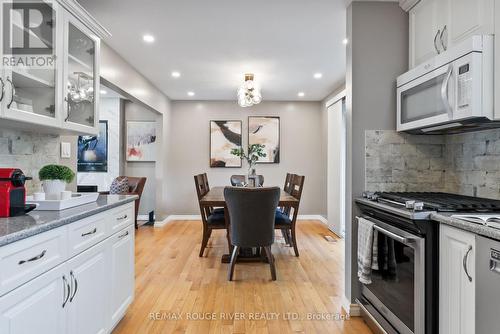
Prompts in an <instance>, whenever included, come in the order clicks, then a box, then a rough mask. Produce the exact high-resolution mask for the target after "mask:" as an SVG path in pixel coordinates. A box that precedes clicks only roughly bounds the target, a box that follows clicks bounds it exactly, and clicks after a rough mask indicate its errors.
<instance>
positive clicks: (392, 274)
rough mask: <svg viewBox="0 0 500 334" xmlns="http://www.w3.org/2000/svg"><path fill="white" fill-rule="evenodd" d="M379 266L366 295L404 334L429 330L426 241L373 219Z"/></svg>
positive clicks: (366, 286) (364, 293)
mask: <svg viewBox="0 0 500 334" xmlns="http://www.w3.org/2000/svg"><path fill="white" fill-rule="evenodd" d="M364 218H365V219H368V220H370V221H372V222H373V223H375V225H374V229H375V231H377V237H376V238H375V237H374V242H377V256H375V258H377V264H376V265H377V266H376V268H378V269H373V266H372V283H371V284H368V285H363V288H362V294H363V297H365V298H366V299H367V300H368V301H369V302H370V303H371V304H372V305H373V307H374V308H375V309H376V310H377V311H378V312H379V313H380V314H381V315H382V316H383V317H384V318H385V319H386V320H387V321H388V322H389V323H391V325H392V326H393V327H394V328H395V329H396V330H397V331H398V332H399V333H402V334H406V333H408V334H409V333H414V334H424V331H425V329H424V328H425V239H423V238H422V237H420V236H418V235H414V234H412V233H409V232H406V231H403V230H401V229H399V228H396V227H394V226H392V225H389V224H387V223H384V222H382V221H380V220H377V219H374V218H373V217H364Z"/></svg>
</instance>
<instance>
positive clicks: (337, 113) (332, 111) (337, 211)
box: [327, 93, 347, 238]
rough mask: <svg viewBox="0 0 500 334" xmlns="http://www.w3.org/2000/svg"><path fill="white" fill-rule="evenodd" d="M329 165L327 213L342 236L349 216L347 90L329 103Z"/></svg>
mask: <svg viewBox="0 0 500 334" xmlns="http://www.w3.org/2000/svg"><path fill="white" fill-rule="evenodd" d="M327 115H328V118H327V120H328V144H327V147H328V167H327V172H328V176H327V200H328V204H327V215H328V227H329V228H330V230H331V231H332V232H334V233H335V234H337V235H338V236H340V237H342V238H343V237H344V235H345V217H346V212H345V210H346V205H345V201H346V160H347V159H346V156H347V149H346V147H347V125H346V106H345V93H341V94H339V95H337V97H335V98H334V99H332V100H330V101H329V102H328V103H327Z"/></svg>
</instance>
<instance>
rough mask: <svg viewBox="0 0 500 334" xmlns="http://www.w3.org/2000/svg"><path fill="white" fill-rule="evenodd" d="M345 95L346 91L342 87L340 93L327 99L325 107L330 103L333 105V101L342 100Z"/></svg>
mask: <svg viewBox="0 0 500 334" xmlns="http://www.w3.org/2000/svg"><path fill="white" fill-rule="evenodd" d="M346 96H347V91H346V90H345V89H344V90H342V91H341V92H340V93H338V94H337V95H335V96H334V97H332V98H331V99H328V101H326V102H325V107H326V108H328V107H330V106H331V105H333V104H334V103H336V102H338V101H340V100H342V99H343V98H345V97H346Z"/></svg>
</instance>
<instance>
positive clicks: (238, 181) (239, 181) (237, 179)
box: [231, 175, 246, 187]
mask: <svg viewBox="0 0 500 334" xmlns="http://www.w3.org/2000/svg"><path fill="white" fill-rule="evenodd" d="M245 179H246V178H245V175H231V185H232V186H233V187H242V186H243V185H244V184H245Z"/></svg>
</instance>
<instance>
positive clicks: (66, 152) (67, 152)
mask: <svg viewBox="0 0 500 334" xmlns="http://www.w3.org/2000/svg"><path fill="white" fill-rule="evenodd" d="M61 158H66V159H69V158H71V144H70V143H64V142H61Z"/></svg>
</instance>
